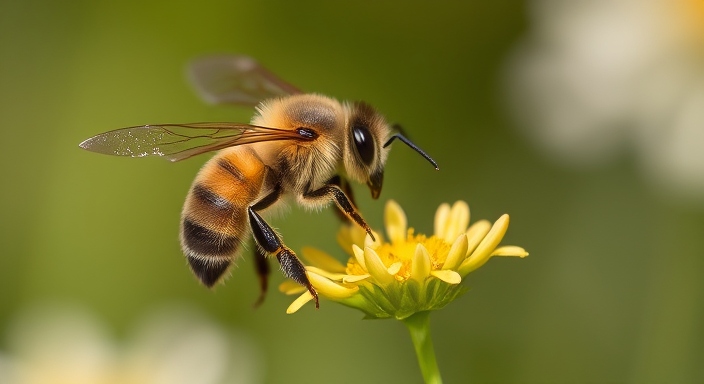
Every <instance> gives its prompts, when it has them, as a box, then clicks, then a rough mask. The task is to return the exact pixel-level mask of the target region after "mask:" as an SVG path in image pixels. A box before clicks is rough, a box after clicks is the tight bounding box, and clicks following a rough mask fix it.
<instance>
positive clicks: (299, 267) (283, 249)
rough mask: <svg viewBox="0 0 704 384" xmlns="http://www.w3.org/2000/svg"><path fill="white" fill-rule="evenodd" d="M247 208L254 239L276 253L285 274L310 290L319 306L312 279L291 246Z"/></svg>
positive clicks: (271, 252)
mask: <svg viewBox="0 0 704 384" xmlns="http://www.w3.org/2000/svg"><path fill="white" fill-rule="evenodd" d="M247 210H248V211H249V225H250V226H251V227H252V234H253V235H254V240H256V242H257V244H259V246H260V247H261V248H262V249H263V250H264V251H265V252H267V253H269V254H272V255H276V259H277V260H278V261H279V264H281V271H282V272H283V273H284V275H285V276H286V277H288V278H289V279H292V280H293V281H295V282H297V283H298V284H301V285H302V286H304V287H306V288H307V289H308V292H310V294H311V295H312V296H313V299H315V308H319V307H320V304H319V303H318V293H317V292H316V291H315V289H314V288H313V285H312V284H311V283H310V280H308V275H306V268H305V266H303V263H301V261H300V260H299V259H298V257H296V254H295V253H294V252H293V251H292V250H291V249H290V248H288V247H287V246H285V245H283V244H282V243H281V239H279V236H278V235H276V232H274V230H273V229H272V228H271V227H270V226H269V224H267V223H266V221H264V219H262V217H261V216H259V214H258V213H257V212H256V211H255V210H254V209H252V207H249V208H247ZM262 294H264V292H262Z"/></svg>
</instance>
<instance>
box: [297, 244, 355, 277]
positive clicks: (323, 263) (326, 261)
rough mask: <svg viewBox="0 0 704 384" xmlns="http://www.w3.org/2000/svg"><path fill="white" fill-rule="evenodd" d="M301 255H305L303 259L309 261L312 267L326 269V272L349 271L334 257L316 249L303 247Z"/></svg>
mask: <svg viewBox="0 0 704 384" xmlns="http://www.w3.org/2000/svg"><path fill="white" fill-rule="evenodd" d="M301 254H302V255H303V258H304V259H306V260H308V262H309V263H310V264H311V265H312V266H314V267H318V268H320V269H324V270H326V271H330V272H334V273H345V270H346V269H347V268H346V267H345V266H344V265H342V263H340V262H339V261H337V259H335V258H334V257H332V256H330V255H328V254H327V253H325V252H323V251H320V250H317V249H315V248H311V247H303V249H302V250H301Z"/></svg>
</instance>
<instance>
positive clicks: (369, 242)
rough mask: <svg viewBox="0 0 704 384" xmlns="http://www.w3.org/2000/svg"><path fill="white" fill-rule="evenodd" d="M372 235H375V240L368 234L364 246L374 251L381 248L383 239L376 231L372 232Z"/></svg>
mask: <svg viewBox="0 0 704 384" xmlns="http://www.w3.org/2000/svg"><path fill="white" fill-rule="evenodd" d="M372 234H374V240H372V237H371V236H369V234H368V233H367V234H366V235H365V237H364V246H365V247H372V248H374V249H376V248H379V246H380V245H381V241H382V237H381V236H380V235H379V234H378V233H376V231H374V230H372Z"/></svg>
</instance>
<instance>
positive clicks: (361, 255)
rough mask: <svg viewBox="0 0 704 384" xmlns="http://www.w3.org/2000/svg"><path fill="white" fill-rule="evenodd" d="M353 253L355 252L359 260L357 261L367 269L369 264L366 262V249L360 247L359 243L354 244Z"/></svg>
mask: <svg viewBox="0 0 704 384" xmlns="http://www.w3.org/2000/svg"><path fill="white" fill-rule="evenodd" d="M352 253H354V258H355V259H356V260H357V263H359V265H361V266H362V268H364V269H365V270H366V269H367V264H365V263H364V251H363V250H362V248H360V247H358V246H357V244H353V245H352Z"/></svg>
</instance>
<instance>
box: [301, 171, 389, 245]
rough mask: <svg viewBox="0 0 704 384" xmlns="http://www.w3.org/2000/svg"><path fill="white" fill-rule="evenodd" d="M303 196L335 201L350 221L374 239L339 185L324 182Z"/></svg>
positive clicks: (370, 230)
mask: <svg viewBox="0 0 704 384" xmlns="http://www.w3.org/2000/svg"><path fill="white" fill-rule="evenodd" d="M303 197H304V198H306V199H311V200H319V199H329V200H333V201H335V204H337V207H338V208H340V210H341V211H342V212H344V213H345V215H347V217H349V218H350V219H352V221H354V222H355V223H357V225H359V226H360V227H362V228H363V229H364V230H365V231H367V234H369V236H370V237H371V238H372V240H375V241H376V239H375V238H374V234H373V233H372V229H371V228H369V225H367V222H366V221H364V219H363V218H362V216H360V214H359V213H358V212H357V210H356V209H355V208H354V205H353V204H352V202H351V201H350V199H349V197H347V195H345V192H343V191H342V189H340V187H339V186H337V185H335V184H326V185H324V186H322V187H321V188H320V189H316V190H314V191H308V192H306V193H304V194H303Z"/></svg>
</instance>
